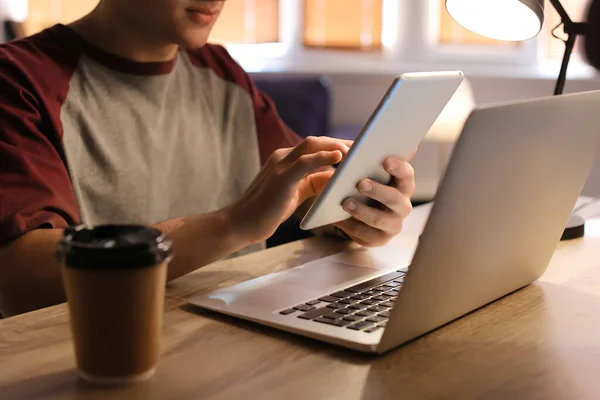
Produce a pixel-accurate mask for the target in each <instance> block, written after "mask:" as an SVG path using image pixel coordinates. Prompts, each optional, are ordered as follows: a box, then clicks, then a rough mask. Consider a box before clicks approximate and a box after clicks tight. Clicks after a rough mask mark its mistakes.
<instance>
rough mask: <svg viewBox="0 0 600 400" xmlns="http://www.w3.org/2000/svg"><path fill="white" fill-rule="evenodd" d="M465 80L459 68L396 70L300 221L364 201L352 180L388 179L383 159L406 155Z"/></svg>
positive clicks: (311, 221)
mask: <svg viewBox="0 0 600 400" xmlns="http://www.w3.org/2000/svg"><path fill="white" fill-rule="evenodd" d="M462 80H463V73H462V72H460V71H451V72H424V73H410V74H402V75H399V76H398V77H397V78H396V79H394V82H393V83H392V85H391V86H390V88H389V89H388V91H387V93H386V94H385V96H384V97H383V99H382V100H381V102H380V103H379V105H378V106H377V108H376V110H375V111H374V112H373V114H372V115H371V118H369V121H367V123H366V124H365V126H364V127H363V129H362V131H361V133H360V134H359V135H358V137H357V138H356V140H355V141H354V145H353V146H352V147H351V148H350V150H349V151H348V154H346V157H344V159H343V160H342V162H341V163H340V164H339V165H338V166H337V169H336V171H335V173H334V174H333V176H332V177H331V180H330V181H329V183H328V184H327V186H326V187H325V189H324V190H323V192H321V194H320V195H319V196H318V197H317V199H316V200H315V202H314V203H313V205H312V207H311V208H310V210H309V211H308V213H307V214H306V215H305V216H304V219H303V220H302V222H301V223H300V228H302V229H305V230H309V229H314V228H318V227H320V226H323V225H328V224H333V223H335V222H339V221H343V220H345V219H348V218H350V214H348V213H347V212H346V211H344V209H343V208H342V206H341V204H342V202H343V201H344V200H345V199H346V198H348V197H352V198H355V199H357V200H359V201H363V202H367V201H368V199H367V198H365V197H364V196H362V195H361V194H360V193H359V191H358V189H357V188H356V185H357V184H358V182H359V181H361V180H362V179H365V178H369V179H372V180H375V181H377V182H381V183H384V184H388V183H389V181H390V176H389V174H388V173H387V172H385V170H384V169H383V166H382V163H383V161H384V160H385V159H386V158H387V157H389V156H397V157H400V158H404V159H407V158H408V157H410V155H411V154H412V152H413V151H414V150H415V148H417V146H418V145H419V143H420V142H421V140H423V138H424V137H425V135H426V134H427V132H428V131H429V129H430V128H431V126H432V125H433V123H434V122H435V120H436V119H437V117H438V116H439V115H440V113H441V112H442V110H443V109H444V107H445V106H446V104H447V103H448V101H449V100H450V98H451V97H452V95H453V94H454V92H455V91H456V89H458V87H459V86H460V84H461V82H462Z"/></svg>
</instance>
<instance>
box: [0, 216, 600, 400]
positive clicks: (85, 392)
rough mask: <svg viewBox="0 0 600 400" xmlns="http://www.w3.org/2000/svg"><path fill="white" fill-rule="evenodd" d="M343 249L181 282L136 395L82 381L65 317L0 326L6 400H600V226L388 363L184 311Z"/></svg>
mask: <svg viewBox="0 0 600 400" xmlns="http://www.w3.org/2000/svg"><path fill="white" fill-rule="evenodd" d="M596 209H597V211H600V210H598V207H596ZM588 212H589V210H588ZM427 213H428V207H427V206H425V207H419V208H416V209H415V211H414V212H413V214H412V216H411V217H410V219H409V220H408V221H407V223H406V226H405V231H404V233H403V234H402V235H401V236H400V237H399V238H398V241H397V242H398V243H400V244H402V245H414V243H415V242H416V239H417V237H418V234H419V233H420V232H421V229H422V226H423V222H424V221H425V219H426V216H427ZM343 247H344V245H343V244H342V243H341V242H333V241H327V240H325V239H322V238H318V239H310V240H306V241H301V242H296V243H292V244H287V245H284V246H280V247H278V248H274V249H270V250H267V251H264V252H260V253H256V254H252V255H249V256H245V257H243V258H239V259H234V260H228V261H224V262H221V263H218V264H215V265H211V266H208V267H206V268H203V269H201V270H199V271H197V272H195V273H193V274H190V275H188V276H186V277H184V278H181V279H179V280H177V281H175V282H173V283H171V284H170V285H169V288H168V291H167V298H166V307H167V311H166V315H165V324H164V331H163V355H162V358H161V360H160V364H159V368H158V371H157V374H156V376H155V377H154V378H153V379H151V380H150V381H148V382H145V383H142V384H139V385H136V386H131V387H124V388H111V389H106V388H95V387H91V386H88V385H87V384H85V383H83V382H81V381H80V380H78V379H77V378H76V375H75V372H74V369H73V367H74V363H75V361H74V356H73V350H72V344H71V340H70V333H69V325H68V315H67V309H66V307H65V306H64V305H59V306H56V307H52V308H48V309H44V310H40V311H36V312H32V313H29V314H26V315H22V316H18V317H14V318H9V319H6V320H3V321H0V399H2V400H6V399H19V400H24V399H101V398H110V399H236V398H250V399H284V400H290V399H311V400H316V399H344V400H347V399H386V398H389V399H400V398H403V399H404V398H406V399H414V398H426V399H570V400H572V399H598V398H600V220H592V221H589V222H588V226H587V234H586V236H585V237H584V238H583V239H577V240H574V241H570V242H567V243H561V244H559V245H558V248H557V251H556V253H555V255H554V257H553V259H552V262H551V264H550V267H549V269H548V271H547V273H546V274H545V275H544V276H543V277H542V279H540V281H539V282H536V283H535V284H533V285H531V286H529V287H527V288H525V289H523V290H520V291H518V292H516V293H514V294H512V295H510V296H507V297H505V298H503V299H501V300H499V301H497V302H495V303H493V304H492V305H490V306H488V307H485V308H484V309H482V310H480V311H477V312H475V313H472V314H470V315H468V316H466V317H464V318H462V319H460V320H458V321H456V322H454V323H453V324H450V325H448V326H445V327H443V328H441V329H439V330H437V331H435V332H433V333H431V334H429V335H427V336H425V337H424V338H422V339H420V340H417V341H414V342H411V343H409V344H408V345H406V346H404V347H401V348H398V349H396V350H394V351H393V352H391V353H388V354H387V355H384V356H381V357H374V356H364V355H361V354H356V353H353V352H349V351H347V350H344V349H341V348H336V347H331V346H328V345H325V344H321V343H318V342H316V341H312V340H309V339H304V338H302V337H299V336H295V335H292V334H287V333H284V332H279V331H276V330H273V329H269V328H263V327H261V326H258V325H255V324H252V323H247V322H243V321H239V320H236V319H233V318H229V317H225V316H220V315H217V314H214V313H209V312H204V311H197V310H196V309H193V308H191V307H189V306H187V305H186V304H185V301H186V299H187V298H188V297H189V296H190V295H192V294H195V293H200V292H204V291H208V290H212V289H215V288H218V287H223V286H227V285H231V284H234V283H237V282H241V281H244V280H247V279H250V278H253V277H256V276H260V275H263V274H265V273H268V272H272V271H278V270H284V269H287V268H291V267H293V266H296V265H299V264H302V263H305V262H308V261H310V260H312V259H315V258H317V257H322V256H325V255H329V254H332V253H334V252H337V251H340V250H342V249H343Z"/></svg>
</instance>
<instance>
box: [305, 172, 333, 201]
mask: <svg viewBox="0 0 600 400" xmlns="http://www.w3.org/2000/svg"><path fill="white" fill-rule="evenodd" d="M331 175H333V171H318V172H314V173H311V174H309V175H307V176H306V177H304V179H302V180H301V181H300V184H299V185H298V192H299V194H300V200H301V202H303V201H304V200H306V199H308V198H310V197H313V196H317V195H319V194H320V193H321V192H322V191H323V189H324V188H325V186H327V182H329V180H330V179H331Z"/></svg>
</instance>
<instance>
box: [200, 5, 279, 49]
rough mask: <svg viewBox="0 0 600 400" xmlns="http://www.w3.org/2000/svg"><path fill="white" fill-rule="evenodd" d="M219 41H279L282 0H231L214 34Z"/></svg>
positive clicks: (214, 28) (214, 37)
mask: <svg viewBox="0 0 600 400" xmlns="http://www.w3.org/2000/svg"><path fill="white" fill-rule="evenodd" d="M210 40H211V42H217V43H226V44H230V43H275V42H278V41H279V0H228V1H227V2H226V3H225V7H224V8H223V12H222V14H221V15H220V16H219V19H218V21H217V23H216V24H215V26H214V27H213V31H212V32H211V36H210Z"/></svg>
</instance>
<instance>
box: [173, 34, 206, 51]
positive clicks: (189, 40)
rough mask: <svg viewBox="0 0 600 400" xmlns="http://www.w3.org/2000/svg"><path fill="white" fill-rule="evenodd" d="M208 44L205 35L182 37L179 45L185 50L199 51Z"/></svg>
mask: <svg viewBox="0 0 600 400" xmlns="http://www.w3.org/2000/svg"><path fill="white" fill-rule="evenodd" d="M207 42H208V34H207V33H196V34H194V35H187V36H182V37H181V40H180V41H179V45H180V46H181V47H183V48H185V49H199V48H201V47H203V46H204V45H205V44H206V43H207Z"/></svg>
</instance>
